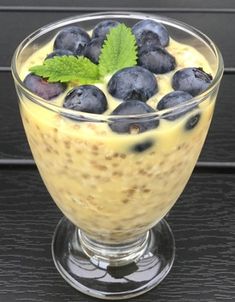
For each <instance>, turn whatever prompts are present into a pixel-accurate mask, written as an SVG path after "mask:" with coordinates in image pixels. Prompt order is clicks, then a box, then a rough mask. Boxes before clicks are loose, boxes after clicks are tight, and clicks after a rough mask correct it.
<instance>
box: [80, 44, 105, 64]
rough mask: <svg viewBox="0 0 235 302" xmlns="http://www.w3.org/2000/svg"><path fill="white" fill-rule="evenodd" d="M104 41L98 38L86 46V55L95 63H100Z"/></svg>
mask: <svg viewBox="0 0 235 302" xmlns="http://www.w3.org/2000/svg"><path fill="white" fill-rule="evenodd" d="M103 43H104V40H103V39H99V38H96V39H93V40H91V41H90V42H89V43H88V44H87V46H86V48H85V51H84V56H85V57H87V58H88V59H90V60H91V61H92V62H93V63H95V64H98V62H99V56H100V53H101V49H102V45H103Z"/></svg>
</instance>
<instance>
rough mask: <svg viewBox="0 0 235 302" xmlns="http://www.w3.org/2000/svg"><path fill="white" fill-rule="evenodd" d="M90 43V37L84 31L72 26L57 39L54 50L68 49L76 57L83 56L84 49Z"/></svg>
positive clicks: (61, 32) (62, 31) (60, 33)
mask: <svg viewBox="0 0 235 302" xmlns="http://www.w3.org/2000/svg"><path fill="white" fill-rule="evenodd" d="M89 42H90V37H89V35H88V33H87V32H86V31H85V30H84V29H82V28H80V27H78V26H70V27H65V28H64V29H62V30H61V31H60V32H59V34H58V35H57V37H56V39H55V43H54V49H66V50H70V51H72V52H73V53H74V54H76V55H83V52H84V48H85V47H86V45H87V43H89Z"/></svg>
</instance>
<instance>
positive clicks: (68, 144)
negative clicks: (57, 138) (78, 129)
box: [64, 140, 71, 149]
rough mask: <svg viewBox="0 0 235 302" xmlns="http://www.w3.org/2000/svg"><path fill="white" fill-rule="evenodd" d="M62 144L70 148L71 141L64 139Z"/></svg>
mask: <svg viewBox="0 0 235 302" xmlns="http://www.w3.org/2000/svg"><path fill="white" fill-rule="evenodd" d="M64 146H65V148H66V149H70V148H71V142H70V141H68V140H65V141H64Z"/></svg>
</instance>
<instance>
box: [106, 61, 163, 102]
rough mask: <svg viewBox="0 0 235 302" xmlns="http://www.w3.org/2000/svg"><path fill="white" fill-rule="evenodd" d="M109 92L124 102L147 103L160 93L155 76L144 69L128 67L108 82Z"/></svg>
mask: <svg viewBox="0 0 235 302" xmlns="http://www.w3.org/2000/svg"><path fill="white" fill-rule="evenodd" d="M108 91H109V93H110V94H111V95H112V96H114V97H115V98H118V99H122V100H125V101H126V100H132V99H134V100H139V101H143V102H145V101H147V100H148V99H149V98H150V97H151V96H153V95H154V94H155V93H157V91H158V85H157V80H156V78H155V77H154V75H153V74H152V73H151V72H150V71H148V70H147V69H145V68H143V67H139V66H136V67H127V68H124V69H121V70H119V71H118V72H116V73H115V74H114V75H113V76H112V78H111V79H110V80H109V82H108Z"/></svg>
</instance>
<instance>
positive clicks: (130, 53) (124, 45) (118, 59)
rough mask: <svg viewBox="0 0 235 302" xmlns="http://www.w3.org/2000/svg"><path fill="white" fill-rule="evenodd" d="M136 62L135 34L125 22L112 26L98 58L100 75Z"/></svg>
mask: <svg viewBox="0 0 235 302" xmlns="http://www.w3.org/2000/svg"><path fill="white" fill-rule="evenodd" d="M136 64H137V46H136V40H135V36H134V35H133V34H132V32H131V29H130V28H128V27H127V26H126V25H125V24H119V25H118V26H116V27H114V28H112V29H111V30H110V32H109V34H108V35H107V40H105V42H104V46H103V48H102V50H101V54H100V58H99V72H100V75H102V76H105V75H107V74H112V73H114V72H115V71H117V70H119V69H122V68H125V67H131V66H134V65H136Z"/></svg>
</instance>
